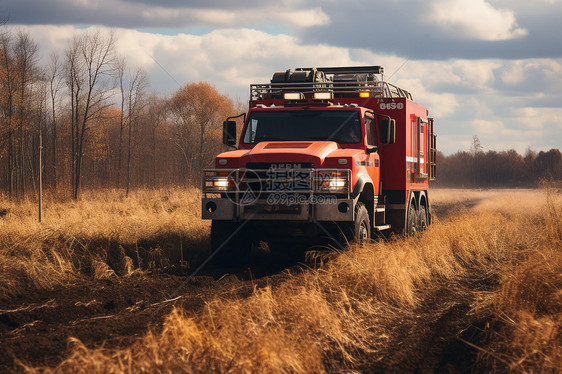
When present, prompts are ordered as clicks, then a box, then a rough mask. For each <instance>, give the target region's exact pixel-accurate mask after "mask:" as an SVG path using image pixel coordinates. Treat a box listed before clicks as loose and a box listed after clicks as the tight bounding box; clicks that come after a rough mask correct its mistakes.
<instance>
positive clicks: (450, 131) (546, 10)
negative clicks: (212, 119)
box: [0, 0, 562, 154]
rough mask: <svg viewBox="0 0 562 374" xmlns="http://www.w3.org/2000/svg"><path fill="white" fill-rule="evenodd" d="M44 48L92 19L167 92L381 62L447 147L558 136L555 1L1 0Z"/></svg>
mask: <svg viewBox="0 0 562 374" xmlns="http://www.w3.org/2000/svg"><path fill="white" fill-rule="evenodd" d="M0 17H1V18H4V19H7V20H8V24H7V26H5V27H8V28H15V29H23V30H26V31H28V32H29V33H30V34H31V35H32V37H33V38H34V39H35V41H36V42H37V43H38V44H39V45H40V48H41V54H42V55H43V56H48V55H49V54H50V53H51V52H52V51H62V50H64V48H65V45H66V43H67V41H68V40H69V38H70V37H71V36H72V35H73V34H74V33H77V32H84V29H88V28H90V27H101V28H107V29H109V28H113V29H115V30H116V32H117V34H118V37H119V53H121V54H123V55H125V56H126V57H127V59H128V62H129V64H130V65H131V66H136V65H138V66H144V67H145V68H146V69H147V71H148V73H149V76H150V79H151V88H152V90H154V91H158V92H162V93H171V92H173V91H174V90H176V89H177V88H178V87H179V85H182V84H185V83H187V82H193V81H200V80H205V81H208V82H210V83H212V84H213V85H215V86H216V87H217V88H218V89H219V90H220V91H221V92H223V93H226V94H228V95H230V96H231V97H233V98H235V99H239V100H243V101H245V100H247V99H248V85H249V84H250V83H261V82H267V81H268V80H269V79H270V78H271V75H272V73H273V72H275V71H280V70H286V69H288V68H295V67H301V66H302V67H312V66H339V65H382V66H384V68H385V72H386V75H385V78H386V79H387V80H389V81H390V82H392V83H395V84H397V85H399V86H401V87H403V88H405V89H407V90H409V91H410V92H412V93H413V95H414V99H415V100H416V101H418V102H420V103H421V104H424V105H426V106H427V107H428V108H429V110H430V114H431V115H433V116H434V117H435V121H436V127H437V132H438V136H439V137H438V146H439V149H440V150H441V151H443V152H444V153H445V154H451V153H453V152H456V151H457V150H468V149H469V147H470V144H471V142H472V136H473V135H478V136H479V138H480V141H481V143H482V145H483V146H484V149H485V150H490V149H493V150H504V149H509V148H514V149H516V150H517V151H519V152H521V153H523V152H525V150H526V148H527V147H531V148H532V149H533V150H548V149H550V148H562V0H534V1H528V0H393V1H388V0H387V1H382V0H345V1H341V0H340V1H336V0H278V1H265V0H262V1H250V0H0Z"/></svg>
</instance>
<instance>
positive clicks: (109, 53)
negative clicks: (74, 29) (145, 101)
mask: <svg viewBox="0 0 562 374" xmlns="http://www.w3.org/2000/svg"><path fill="white" fill-rule="evenodd" d="M114 49H115V35H114V33H113V32H110V33H109V35H107V36H104V35H102V33H101V32H100V30H96V31H93V32H88V33H86V34H84V35H81V36H78V37H75V38H73V39H72V40H71V41H70V42H69V45H68V47H67V51H66V65H67V66H66V70H67V85H68V87H69V92H70V95H71V99H72V104H71V110H72V121H71V122H72V128H73V131H72V153H73V157H72V159H73V165H72V166H73V183H72V184H73V193H72V195H73V197H74V199H78V195H79V191H80V180H81V167H82V160H83V156H84V144H85V139H86V133H87V130H88V126H89V124H90V120H91V119H92V118H93V117H94V116H96V115H97V114H98V113H99V112H100V111H102V110H103V109H104V108H106V107H107V106H108V105H109V104H107V98H108V96H109V93H110V88H111V87H108V86H109V82H111V79H109V78H110V76H111V74H112V73H113V72H114V66H113V62H114ZM82 90H83V92H82Z"/></svg>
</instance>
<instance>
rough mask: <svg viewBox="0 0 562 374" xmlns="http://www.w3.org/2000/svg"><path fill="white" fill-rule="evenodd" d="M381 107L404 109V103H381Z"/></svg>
mask: <svg viewBox="0 0 562 374" xmlns="http://www.w3.org/2000/svg"><path fill="white" fill-rule="evenodd" d="M380 107H381V109H383V110H384V109H404V103H381V104H380Z"/></svg>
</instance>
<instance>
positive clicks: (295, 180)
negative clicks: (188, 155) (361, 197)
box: [202, 167, 354, 222]
mask: <svg viewBox="0 0 562 374" xmlns="http://www.w3.org/2000/svg"><path fill="white" fill-rule="evenodd" d="M203 195H204V196H203V200H202V217H203V219H214V220H229V221H230V220H234V221H238V220H265V221H274V220H277V221H309V222H312V221H334V222H338V221H353V220H354V216H353V215H354V199H352V198H351V170H349V169H311V168H299V169H284V168H283V169H279V168H273V167H272V168H270V169H208V170H205V171H204V179H203ZM219 196H220V197H219Z"/></svg>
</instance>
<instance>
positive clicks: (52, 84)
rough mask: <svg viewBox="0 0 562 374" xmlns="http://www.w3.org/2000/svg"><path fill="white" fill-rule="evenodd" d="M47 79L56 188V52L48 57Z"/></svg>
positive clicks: (58, 74)
mask: <svg viewBox="0 0 562 374" xmlns="http://www.w3.org/2000/svg"><path fill="white" fill-rule="evenodd" d="M47 80H48V83H49V99H50V107H51V108H50V109H51V136H52V150H51V151H52V160H51V161H52V167H51V170H52V173H53V188H55V189H56V188H57V112H56V107H57V100H58V95H59V91H60V89H61V84H62V79H61V65H60V62H59V57H58V55H57V54H55V53H53V54H52V55H51V58H50V62H49V67H48V70H47Z"/></svg>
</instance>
